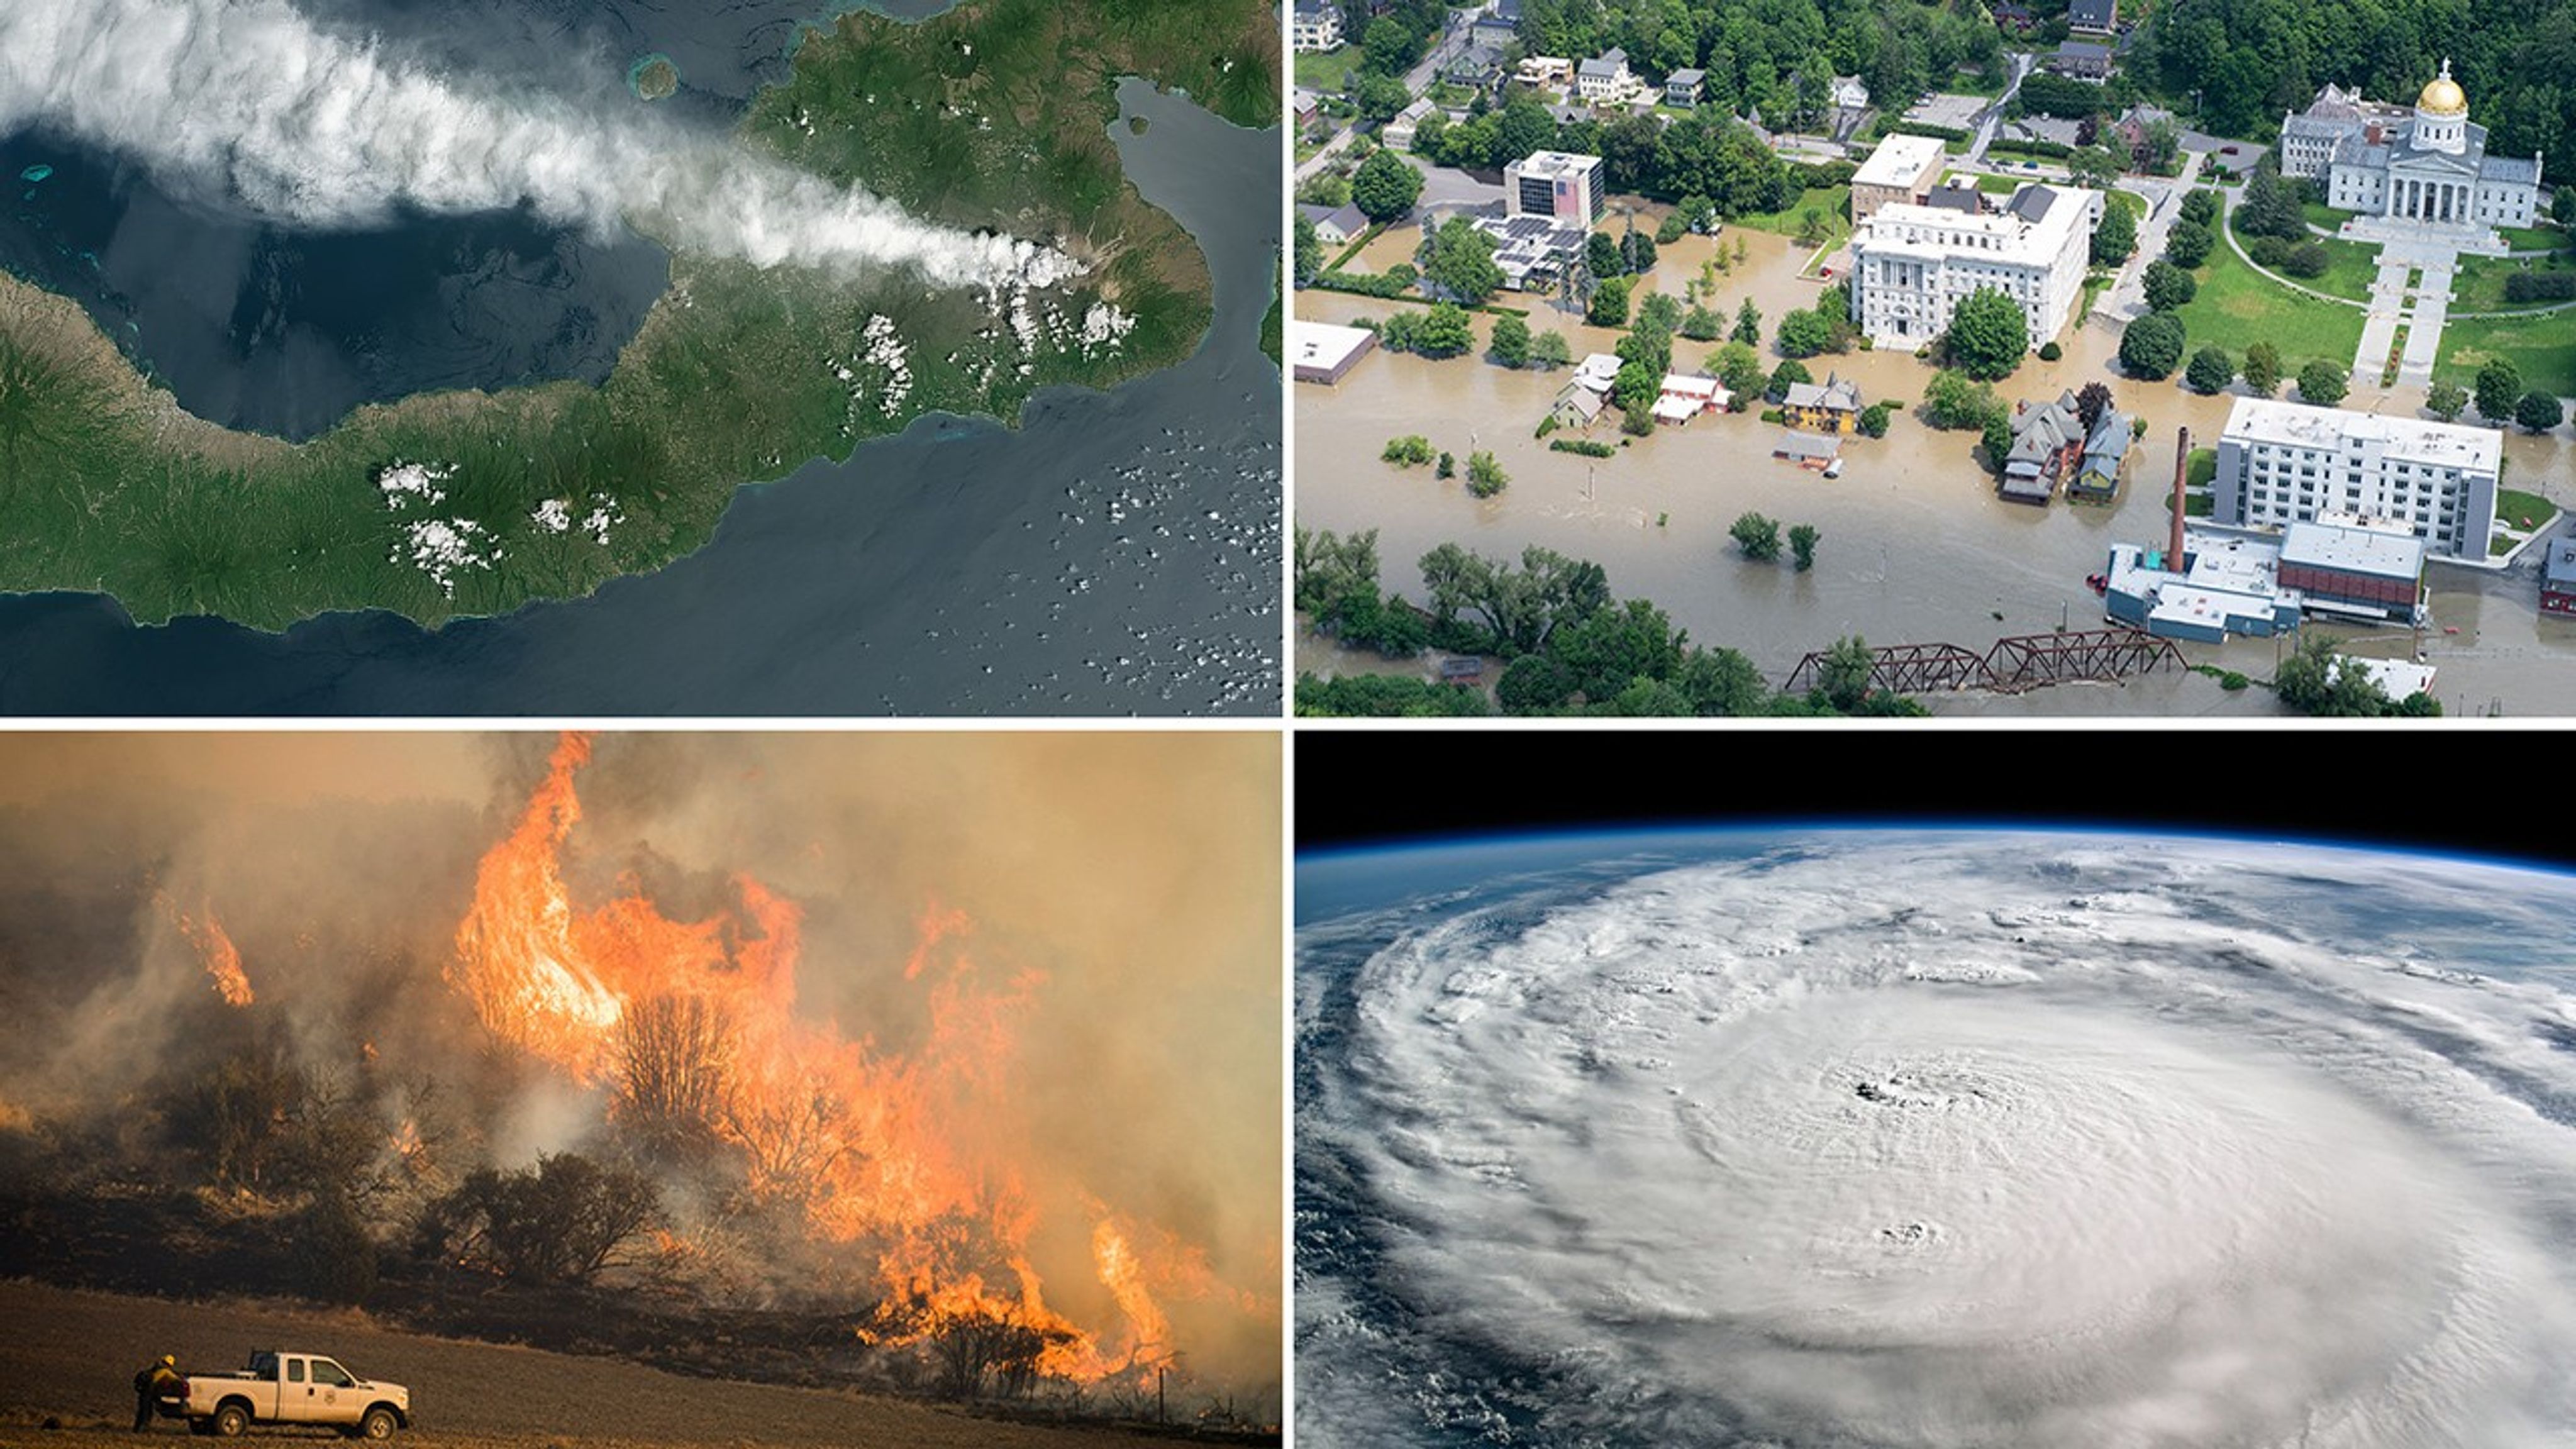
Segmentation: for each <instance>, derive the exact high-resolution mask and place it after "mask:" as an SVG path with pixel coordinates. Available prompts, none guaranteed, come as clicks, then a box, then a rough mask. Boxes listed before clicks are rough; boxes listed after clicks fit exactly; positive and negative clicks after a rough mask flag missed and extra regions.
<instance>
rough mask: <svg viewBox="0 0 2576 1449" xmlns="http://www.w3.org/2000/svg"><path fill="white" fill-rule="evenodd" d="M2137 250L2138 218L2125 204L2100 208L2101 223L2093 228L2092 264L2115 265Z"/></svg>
mask: <svg viewBox="0 0 2576 1449" xmlns="http://www.w3.org/2000/svg"><path fill="white" fill-rule="evenodd" d="M2137 250H2138V219H2137V218H2136V217H2134V216H2132V215H2130V214H2129V209H2128V208H2127V207H2125V206H2118V205H2109V206H2105V207H2103V208H2102V224H2101V225H2100V226H2097V227H2095V228H2094V229H2093V265H2095V266H2097V267H2116V266H2118V265H2120V264H2121V263H2122V262H2125V261H2127V260H2128V259H2129V258H2130V256H2131V255H2132V254H2134V253H2135V252H2136V251H2137Z"/></svg>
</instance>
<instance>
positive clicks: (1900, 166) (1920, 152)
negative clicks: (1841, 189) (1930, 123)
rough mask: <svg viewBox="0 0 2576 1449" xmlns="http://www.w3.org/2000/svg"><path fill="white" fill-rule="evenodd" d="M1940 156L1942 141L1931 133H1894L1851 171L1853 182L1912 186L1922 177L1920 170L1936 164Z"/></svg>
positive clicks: (1857, 183) (1866, 184)
mask: <svg viewBox="0 0 2576 1449" xmlns="http://www.w3.org/2000/svg"><path fill="white" fill-rule="evenodd" d="M1941 156H1942V150H1941V142H1940V141H1939V139H1938V138H1936V137H1932V136H1907V135H1902V134H1900V135H1894V136H1890V137H1888V138H1887V139H1886V140H1884V141H1881V142H1879V143H1878V149H1877V150H1875V151H1872V152H1870V153H1869V159H1868V160H1866V161H1863V162H1862V163H1860V169H1859V170H1858V171H1855V172H1853V173H1852V185H1854V186H1902V187H1907V188H1909V189H1910V188H1911V187H1912V186H1913V185H1914V183H1915V182H1917V181H1920V180H1922V179H1923V173H1924V172H1925V171H1927V170H1929V169H1931V167H1932V166H1934V165H1935V164H1937V163H1938V162H1939V161H1940V159H1941Z"/></svg>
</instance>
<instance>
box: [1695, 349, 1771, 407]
mask: <svg viewBox="0 0 2576 1449" xmlns="http://www.w3.org/2000/svg"><path fill="white" fill-rule="evenodd" d="M1708 370H1709V372H1710V373H1711V374H1712V375H1714V376H1715V377H1716V378H1717V380H1718V381H1719V382H1721V383H1723V384H1725V385H1726V390H1727V391H1728V392H1729V393H1731V394H1733V395H1734V399H1735V404H1734V405H1735V409H1736V410H1737V411H1738V412H1741V411H1743V409H1744V408H1745V406H1746V405H1747V404H1749V403H1750V402H1751V401H1752V399H1754V398H1757V397H1760V396H1761V395H1762V392H1763V389H1764V388H1766V387H1768V386H1769V385H1770V381H1771V377H1770V374H1769V373H1767V372H1765V371H1764V370H1763V367H1762V354H1761V353H1759V352H1756V351H1755V350H1754V349H1753V346H1752V344H1751V343H1747V342H1729V343H1727V344H1726V345H1725V346H1723V347H1721V348H1719V349H1717V350H1716V351H1715V352H1712V353H1710V354H1709V355H1708Z"/></svg>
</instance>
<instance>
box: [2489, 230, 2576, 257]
mask: <svg viewBox="0 0 2576 1449" xmlns="http://www.w3.org/2000/svg"><path fill="white" fill-rule="evenodd" d="M2496 235H2498V236H2501V237H2503V238H2504V244H2505V245H2506V246H2509V247H2511V248H2513V249H2514V250H2515V251H2518V252H2523V251H2542V250H2557V249H2563V248H2565V247H2566V245H2567V233H2565V232H2563V231H2560V230H2559V229H2558V228H2556V227H2554V226H2500V227H2497V228H2496Z"/></svg>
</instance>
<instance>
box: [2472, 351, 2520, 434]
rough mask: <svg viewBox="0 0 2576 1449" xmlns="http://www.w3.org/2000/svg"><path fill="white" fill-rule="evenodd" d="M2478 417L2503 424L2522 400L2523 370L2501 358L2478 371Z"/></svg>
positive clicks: (2509, 360)
mask: <svg viewBox="0 0 2576 1449" xmlns="http://www.w3.org/2000/svg"><path fill="white" fill-rule="evenodd" d="M2477 392H2478V416H2479V417H2482V418H2484V419H2486V420H2487V421H2488V422H2491V423H2499V424H2501V423H2502V422H2503V421H2504V420H2505V419H2507V418H2509V417H2512V416H2513V405H2514V404H2515V403H2517V402H2519V401H2521V400H2522V369H2520V368H2518V367H2516V366H2514V365H2513V361H2512V359H2510V358H2504V357H2499V358H2496V359H2495V360H2494V361H2492V362H2489V363H2488V364H2487V365H2486V366H2484V367H2481V368H2479V369H2478V389H2477Z"/></svg>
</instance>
